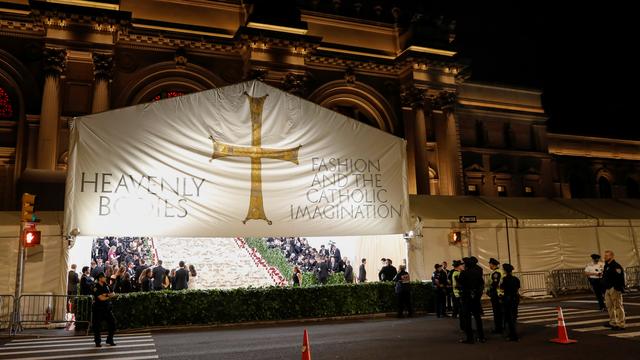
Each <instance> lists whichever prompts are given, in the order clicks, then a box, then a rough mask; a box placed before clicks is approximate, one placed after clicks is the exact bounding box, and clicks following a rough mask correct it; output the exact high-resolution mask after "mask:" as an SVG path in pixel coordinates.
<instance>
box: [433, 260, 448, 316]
mask: <svg viewBox="0 0 640 360" xmlns="http://www.w3.org/2000/svg"><path fill="white" fill-rule="evenodd" d="M433 267H434V269H435V271H434V272H433V275H432V276H431V282H432V283H433V286H434V287H435V289H436V299H435V300H436V301H435V302H436V317H447V307H446V306H447V286H448V284H449V280H448V279H447V273H446V272H445V271H444V270H442V265H441V264H435V265H434V266H433Z"/></svg>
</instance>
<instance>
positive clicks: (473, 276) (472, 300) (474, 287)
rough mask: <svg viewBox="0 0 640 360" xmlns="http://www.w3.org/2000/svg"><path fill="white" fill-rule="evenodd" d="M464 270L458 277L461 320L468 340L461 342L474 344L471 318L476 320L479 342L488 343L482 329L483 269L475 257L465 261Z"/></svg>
mask: <svg viewBox="0 0 640 360" xmlns="http://www.w3.org/2000/svg"><path fill="white" fill-rule="evenodd" d="M465 260H466V261H465V263H464V270H463V271H462V272H460V275H459V276H458V280H457V282H458V287H459V288H460V299H461V300H462V309H461V310H462V311H461V313H460V317H461V318H460V320H461V322H462V327H463V330H464V332H465V335H466V338H465V339H460V341H459V342H461V343H465V344H473V343H474V339H473V328H472V326H471V316H473V318H474V319H475V323H476V328H477V331H478V341H480V342H482V343H483V342H486V341H487V340H486V339H485V337H484V330H483V328H482V303H481V302H480V299H481V298H482V291H483V289H484V279H483V278H482V268H481V267H480V266H478V259H476V258H475V257H474V256H472V257H470V258H468V259H465Z"/></svg>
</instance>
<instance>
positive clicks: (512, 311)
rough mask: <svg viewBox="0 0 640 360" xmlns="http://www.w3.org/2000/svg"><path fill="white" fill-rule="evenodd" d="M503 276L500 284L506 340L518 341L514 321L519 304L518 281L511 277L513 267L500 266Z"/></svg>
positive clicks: (508, 265)
mask: <svg viewBox="0 0 640 360" xmlns="http://www.w3.org/2000/svg"><path fill="white" fill-rule="evenodd" d="M502 269H504V272H505V275H504V277H503V278H502V281H501V282H500V289H501V290H502V292H503V295H502V307H503V311H504V321H505V323H506V324H507V340H509V341H518V333H517V332H516V321H517V320H518V304H520V293H519V291H520V279H518V278H517V277H515V276H513V266H511V264H502Z"/></svg>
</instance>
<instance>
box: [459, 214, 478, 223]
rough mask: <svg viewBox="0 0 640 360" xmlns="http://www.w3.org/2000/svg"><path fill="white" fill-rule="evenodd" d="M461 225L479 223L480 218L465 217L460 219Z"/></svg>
mask: <svg viewBox="0 0 640 360" xmlns="http://www.w3.org/2000/svg"><path fill="white" fill-rule="evenodd" d="M458 219H459V220H460V223H461V224H467V223H477V222H478V218H477V217H476V216H475V215H465V216H460V217H459V218H458Z"/></svg>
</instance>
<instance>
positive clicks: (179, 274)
mask: <svg viewBox="0 0 640 360" xmlns="http://www.w3.org/2000/svg"><path fill="white" fill-rule="evenodd" d="M179 266H180V268H179V269H178V270H176V277H175V279H174V280H173V284H174V286H173V289H174V290H184V289H187V288H188V287H189V285H188V283H189V270H187V269H186V268H185V267H184V261H180V263H179Z"/></svg>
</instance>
